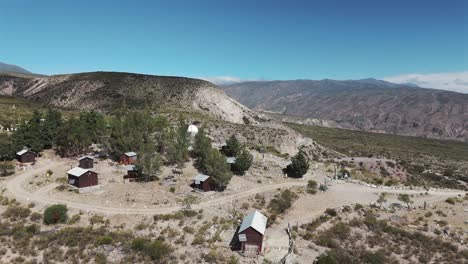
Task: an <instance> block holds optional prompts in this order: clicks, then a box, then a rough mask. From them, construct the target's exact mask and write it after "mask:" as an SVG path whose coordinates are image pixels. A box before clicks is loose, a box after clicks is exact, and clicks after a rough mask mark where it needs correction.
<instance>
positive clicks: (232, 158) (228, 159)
mask: <svg viewBox="0 0 468 264" xmlns="http://www.w3.org/2000/svg"><path fill="white" fill-rule="evenodd" d="M226 162H227V163H228V164H230V165H232V164H236V157H227V158H226Z"/></svg>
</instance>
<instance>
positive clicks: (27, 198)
mask: <svg viewBox="0 0 468 264" xmlns="http://www.w3.org/2000/svg"><path fill="white" fill-rule="evenodd" d="M60 163H62V164H66V163H67V162H66V161H61V162H60ZM57 165H58V164H57V163H56V162H55V163H50V164H44V163H43V162H41V163H39V164H37V165H36V166H37V167H36V168H34V169H33V170H26V171H24V172H21V173H19V174H17V175H15V176H12V177H11V178H10V179H8V181H7V183H6V190H7V193H9V194H10V195H12V196H13V197H15V199H16V200H18V201H22V202H25V203H28V202H34V203H36V204H38V205H42V206H47V205H52V204H57V203H61V204H66V205H67V206H68V207H69V208H74V209H78V210H83V211H92V212H97V213H102V214H106V215H116V214H121V215H130V214H132V215H134V214H138V215H154V214H167V213H172V212H176V211H178V210H180V209H181V207H179V206H172V207H160V208H134V207H128V208H122V207H107V206H99V205H93V204H86V203H80V202H74V201H69V200H63V199H57V198H54V197H51V196H50V195H48V193H49V192H50V191H51V190H53V189H54V188H55V187H57V186H58V184H55V183H53V184H49V185H47V186H45V187H43V188H40V189H38V190H37V191H35V192H28V191H27V190H25V189H24V188H23V187H22V184H23V183H24V182H25V181H27V179H28V178H29V177H32V176H33V175H37V174H41V173H44V172H45V171H47V170H48V169H53V168H54V167H55V166H57ZM305 184H306V182H305V181H297V182H286V183H280V184H273V185H268V186H262V187H259V188H254V189H250V190H247V191H244V192H241V193H237V194H231V195H226V196H223V197H218V198H215V199H212V200H209V201H204V202H201V203H198V204H195V205H193V206H192V207H193V209H202V208H208V207H213V206H216V205H220V204H223V203H226V202H231V201H233V200H235V199H241V198H245V197H248V196H251V195H255V194H257V193H264V192H268V191H272V190H275V189H277V188H288V187H293V186H303V185H305Z"/></svg>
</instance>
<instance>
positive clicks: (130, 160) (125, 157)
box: [119, 151, 137, 165]
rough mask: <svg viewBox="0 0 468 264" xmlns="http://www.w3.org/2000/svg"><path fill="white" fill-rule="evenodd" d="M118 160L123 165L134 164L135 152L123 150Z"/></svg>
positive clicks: (135, 159)
mask: <svg viewBox="0 0 468 264" xmlns="http://www.w3.org/2000/svg"><path fill="white" fill-rule="evenodd" d="M119 161H120V163H121V164H124V165H129V164H135V163H136V161H137V154H136V153H135V152H133V151H130V152H125V153H124V154H122V156H120V159H119Z"/></svg>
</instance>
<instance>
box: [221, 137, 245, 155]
mask: <svg viewBox="0 0 468 264" xmlns="http://www.w3.org/2000/svg"><path fill="white" fill-rule="evenodd" d="M241 150H242V145H241V144H240V142H239V140H238V139H237V138H236V136H234V135H232V136H231V137H229V139H228V140H227V141H226V147H225V148H224V154H225V155H226V156H228V157H236V156H237V155H238V154H239V153H240V151H241Z"/></svg>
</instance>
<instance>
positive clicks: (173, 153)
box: [167, 121, 189, 169]
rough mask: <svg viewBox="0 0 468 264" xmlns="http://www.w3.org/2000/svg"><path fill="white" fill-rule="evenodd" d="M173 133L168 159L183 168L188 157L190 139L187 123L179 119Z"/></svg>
mask: <svg viewBox="0 0 468 264" xmlns="http://www.w3.org/2000/svg"><path fill="white" fill-rule="evenodd" d="M171 134H172V139H171V143H170V144H169V145H168V149H167V159H168V161H169V163H171V164H176V165H177V167H178V168H180V169H181V168H183V167H184V163H185V162H186V161H187V157H188V147H189V139H188V135H187V125H185V124H184V123H183V122H182V121H179V125H178V126H177V129H176V131H174V132H173V133H171Z"/></svg>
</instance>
